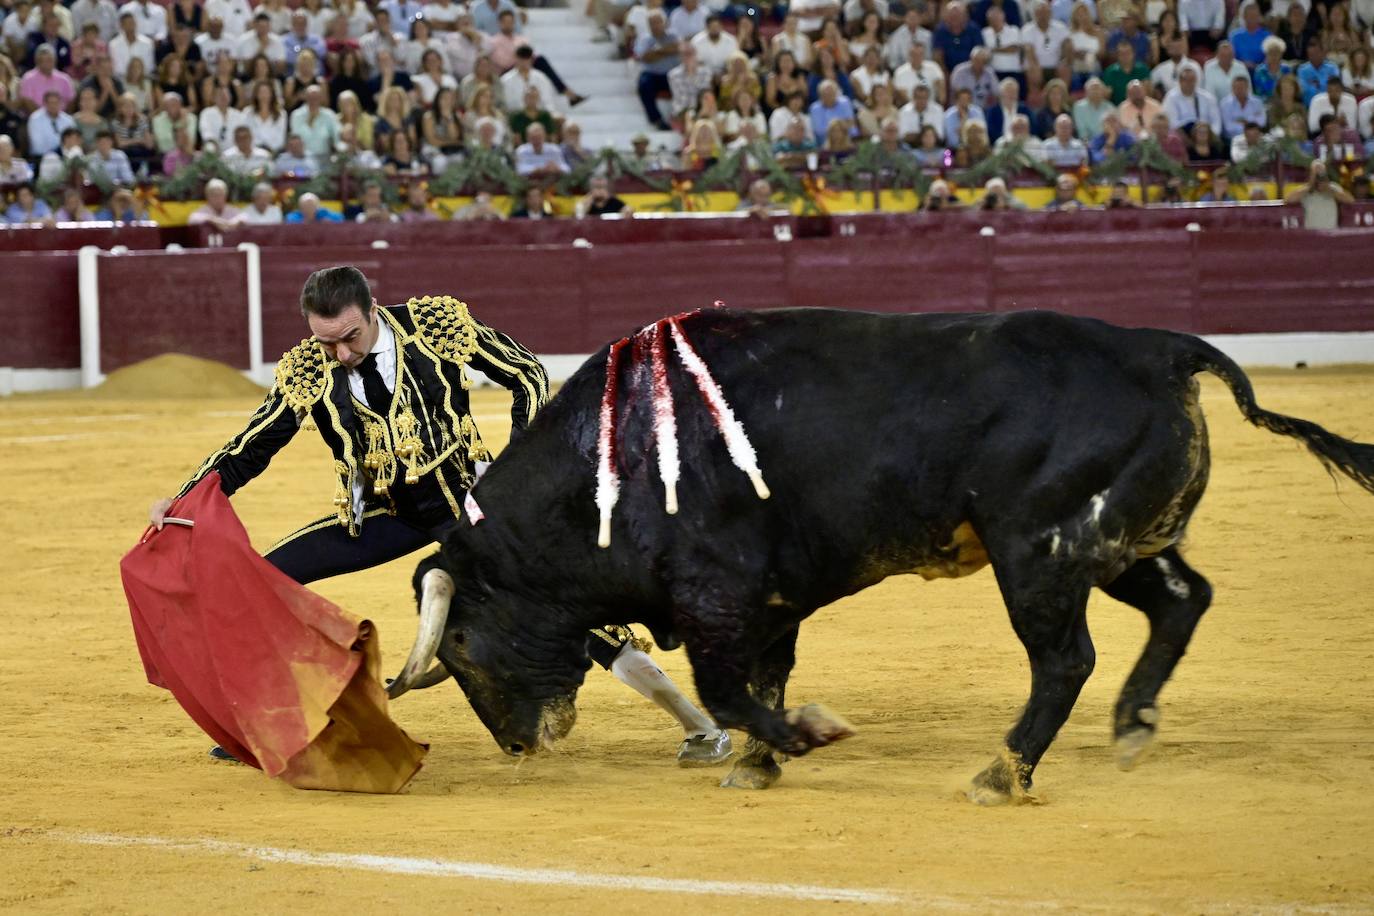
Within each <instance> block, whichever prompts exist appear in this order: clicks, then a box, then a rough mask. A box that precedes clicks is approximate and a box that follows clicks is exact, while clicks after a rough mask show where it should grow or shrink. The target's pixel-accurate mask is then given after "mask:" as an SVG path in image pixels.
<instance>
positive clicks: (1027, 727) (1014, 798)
mask: <svg viewBox="0 0 1374 916" xmlns="http://www.w3.org/2000/svg"><path fill="white" fill-rule="evenodd" d="M993 565H994V568H995V569H996V571H997V581H998V584H999V585H1000V586H1001V589H1002V595H1003V598H1004V599H1005V600H1006V603H1007V610H1008V612H1009V613H1010V615H1011V623H1012V627H1013V628H1014V629H1015V630H1016V635H1017V636H1019V637H1020V638H1021V643H1022V645H1024V646H1025V647H1026V655H1027V656H1028V657H1029V659H1030V668H1031V694H1030V700H1029V701H1028V702H1027V703H1026V708H1025V710H1024V711H1023V712H1022V714H1021V719H1020V721H1018V722H1017V723H1016V725H1015V726H1013V727H1012V730H1011V731H1010V732H1008V733H1007V737H1006V747H1005V749H1004V750H1003V752H1002V753H1001V754H999V755H998V756H997V758H996V759H994V760H993V762H992V763H991V764H989V765H988V767H987V769H985V770H983V772H981V773H979V774H978V775H977V776H976V777H974V780H973V787H972V790H971V792H970V793H969V797H970V799H971V800H973V801H975V802H978V803H979V804H985V805H990V804H1005V803H1007V802H1022V801H1030V800H1033V799H1032V796H1031V795H1030V787H1031V776H1032V774H1033V773H1034V772H1035V767H1036V765H1037V764H1038V763H1039V762H1040V758H1041V757H1042V756H1043V755H1044V753H1045V751H1046V750H1048V749H1049V746H1050V743H1051V742H1052V741H1054V736H1055V735H1056V734H1058V732H1059V728H1060V726H1062V725H1063V724H1064V722H1065V720H1067V719H1068V717H1069V712H1070V711H1071V710H1072V709H1073V705H1074V703H1075V702H1076V701H1077V700H1078V694H1079V691H1081V690H1082V689H1083V685H1084V684H1085V683H1087V680H1088V676H1089V675H1090V674H1092V670H1093V664H1094V663H1095V661H1096V658H1097V656H1096V652H1095V651H1094V649H1093V643H1092V637H1091V636H1090V635H1089V633H1088V620H1087V606H1088V593H1089V591H1091V588H1092V585H1091V579H1090V577H1089V576H1088V575H1087V574H1085V572H1084V571H1082V570H1080V569H1077V568H1075V567H1072V566H1070V565H1067V564H1045V563H1043V561H1042V562H1041V563H1036V562H1034V561H1032V560H1031V559H1030V558H1029V557H1025V558H1023V559H1021V560H1020V561H1019V562H1012V563H1002V564H999V563H998V561H997V558H996V557H994V559H993Z"/></svg>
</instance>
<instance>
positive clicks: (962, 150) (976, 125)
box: [954, 120, 992, 169]
mask: <svg viewBox="0 0 1374 916" xmlns="http://www.w3.org/2000/svg"><path fill="white" fill-rule="evenodd" d="M959 133H960V136H959V149H958V150H957V151H955V154H954V161H955V164H956V165H958V166H959V167H960V168H963V169H967V168H971V167H972V166H975V165H977V164H978V163H980V162H982V161H983V160H984V159H986V158H988V157H989V156H991V155H992V146H991V145H990V144H989V143H988V126H987V125H986V124H984V123H983V122H982V121H972V120H969V121H965V122H964V126H963V129H962V130H961V131H960V132H959Z"/></svg>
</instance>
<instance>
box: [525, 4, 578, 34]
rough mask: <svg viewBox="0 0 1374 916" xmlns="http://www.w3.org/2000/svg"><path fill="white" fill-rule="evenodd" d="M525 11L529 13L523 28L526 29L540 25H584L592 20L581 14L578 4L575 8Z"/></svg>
mask: <svg viewBox="0 0 1374 916" xmlns="http://www.w3.org/2000/svg"><path fill="white" fill-rule="evenodd" d="M526 12H527V13H528V14H529V20H528V21H527V22H526V23H525V28H526V29H527V30H528V29H531V28H537V27H540V26H569V25H586V24H587V23H591V22H592V20H590V19H588V18H587V17H586V16H584V15H582V8H581V7H580V6H579V7H578V8H577V9H576V10H572V9H567V8H564V9H550V8H545V9H533V10H526ZM593 24H594V23H593Z"/></svg>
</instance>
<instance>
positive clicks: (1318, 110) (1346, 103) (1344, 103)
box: [1307, 92, 1359, 134]
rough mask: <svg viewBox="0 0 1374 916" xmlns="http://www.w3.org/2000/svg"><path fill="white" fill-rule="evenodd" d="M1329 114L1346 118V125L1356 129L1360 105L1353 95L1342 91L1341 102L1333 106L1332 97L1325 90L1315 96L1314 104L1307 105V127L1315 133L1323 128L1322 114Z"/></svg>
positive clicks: (1313, 98)
mask: <svg viewBox="0 0 1374 916" xmlns="http://www.w3.org/2000/svg"><path fill="white" fill-rule="evenodd" d="M1329 114H1334V115H1335V116H1336V117H1337V118H1342V117H1343V118H1345V126H1346V127H1349V128H1351V129H1355V127H1356V125H1357V124H1358V123H1359V107H1358V105H1357V104H1356V102H1355V97H1354V96H1353V95H1351V94H1350V93H1348V92H1342V93H1341V100H1340V102H1339V103H1338V104H1337V105H1335V106H1332V104H1331V97H1330V96H1329V95H1327V94H1326V93H1325V92H1323V93H1321V94H1320V95H1316V96H1313V97H1312V104H1310V105H1308V106H1307V129H1308V130H1309V131H1311V132H1312V133H1314V134H1315V133H1316V132H1317V131H1318V130H1320V129H1321V119H1322V115H1329Z"/></svg>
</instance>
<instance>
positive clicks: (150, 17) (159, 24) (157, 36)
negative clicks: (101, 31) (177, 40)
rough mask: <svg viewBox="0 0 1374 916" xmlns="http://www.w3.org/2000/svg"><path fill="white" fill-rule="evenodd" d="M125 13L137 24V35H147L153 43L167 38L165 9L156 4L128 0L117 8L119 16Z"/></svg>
mask: <svg viewBox="0 0 1374 916" xmlns="http://www.w3.org/2000/svg"><path fill="white" fill-rule="evenodd" d="M125 13H133V14H134V22H135V23H136V24H137V25H136V27H137V28H138V33H139V34H140V35H147V36H148V37H149V38H151V39H153V40H154V41H162V40H163V39H164V38H166V37H167V8H166V7H165V6H159V5H158V4H156V3H151V2H149V3H146V4H145V3H139V2H138V0H129V2H128V3H126V4H124V5H123V6H121V7H120V8H119V15H121V16H123V15H124V14H125Z"/></svg>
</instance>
